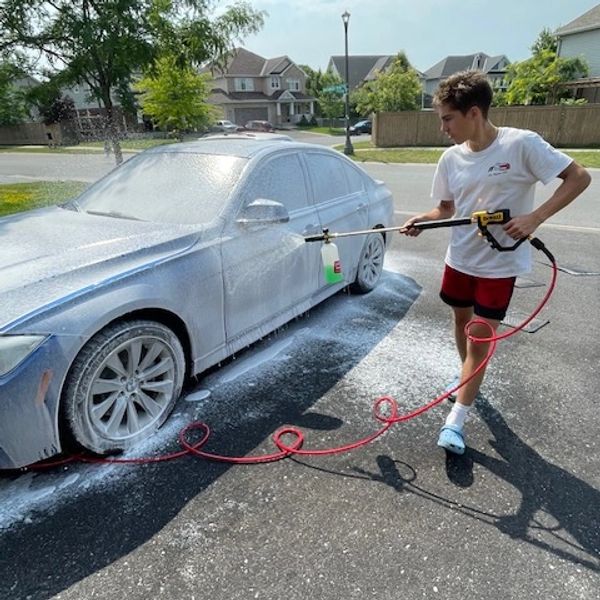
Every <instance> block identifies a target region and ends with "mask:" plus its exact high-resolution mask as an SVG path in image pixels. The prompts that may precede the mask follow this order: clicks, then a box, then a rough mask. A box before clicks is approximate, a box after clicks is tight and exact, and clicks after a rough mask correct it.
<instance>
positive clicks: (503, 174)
mask: <svg viewBox="0 0 600 600" xmlns="http://www.w3.org/2000/svg"><path fill="white" fill-rule="evenodd" d="M492 93H493V92H492V88H491V86H490V84H489V82H488V80H487V78H486V77H485V75H483V73H481V72H479V71H463V72H460V73H456V74H455V75H452V76H451V77H449V78H448V79H446V80H444V81H442V82H441V83H440V86H439V88H438V89H437V91H436V93H435V95H434V100H433V102H434V107H435V109H436V111H437V113H438V116H439V118H440V121H441V130H442V131H443V132H444V133H445V134H446V135H447V136H448V137H450V139H452V141H453V142H454V143H455V145H454V146H452V147H450V148H448V149H447V150H446V151H445V152H444V154H443V155H442V157H441V158H440V160H439V162H438V165H437V169H436V172H435V175H434V179H433V186H432V192H431V195H432V199H433V200H434V201H435V202H437V203H438V204H437V206H436V207H435V208H433V209H431V210H430V211H429V212H427V213H424V214H421V215H418V216H416V217H412V218H411V219H409V220H408V221H407V222H406V223H405V224H404V228H405V229H404V228H403V230H402V233H404V234H405V235H408V236H417V235H419V234H420V233H421V231H420V230H418V229H415V228H413V227H411V225H412V224H413V223H415V222H416V221H427V220H436V219H447V218H450V217H452V216H454V215H456V217H468V216H470V215H471V214H472V213H473V212H475V211H480V210H488V211H495V210H498V209H501V208H508V209H510V212H511V216H512V218H511V220H510V222H509V223H507V224H506V225H504V226H503V229H504V232H502V231H501V230H499V233H498V234H496V230H494V234H495V235H496V237H497V238H498V239H499V241H500V243H501V244H502V245H512V244H514V240H518V239H521V238H524V237H527V236H529V235H531V234H532V233H533V232H534V231H535V230H536V229H537V228H538V227H539V226H540V225H541V224H542V223H543V222H544V221H545V220H546V219H548V218H549V217H551V216H552V215H554V214H555V213H556V212H558V211H559V210H561V209H563V208H564V207H565V206H567V205H568V204H569V203H570V202H572V201H573V200H574V199H575V198H576V197H577V196H578V195H579V194H581V192H583V190H585V188H586V187H587V186H588V185H589V183H590V179H591V178H590V175H589V173H588V172H587V171H586V170H585V169H584V168H583V167H581V166H580V165H578V164H577V163H575V162H573V160H572V159H571V158H569V157H568V156H566V155H565V154H563V153H562V152H559V151H558V150H556V149H554V148H553V147H552V146H550V144H548V143H547V142H545V141H544V140H543V139H542V138H541V137H540V136H539V135H538V134H536V133H534V132H532V131H526V130H522V129H515V128H512V127H496V126H495V125H493V123H491V122H490V121H489V120H488V111H489V108H490V105H491V103H492ZM555 177H559V178H560V179H562V180H563V181H562V183H561V184H560V186H559V187H558V188H557V190H556V191H555V192H554V193H553V194H552V195H551V197H550V198H549V199H548V200H546V201H545V202H544V203H543V204H541V205H540V206H539V207H537V208H536V209H535V210H534V209H533V199H534V188H535V184H536V182H537V181H541V182H543V183H544V184H547V183H548V182H550V181H551V180H552V179H554V178H555ZM511 238H512V239H511ZM445 263H446V265H445V270H444V275H443V279H442V286H441V291H440V297H441V299H442V300H443V301H444V302H445V303H446V304H448V305H450V307H451V308H452V310H453V313H454V336H455V341H456V347H457V349H458V354H459V356H460V359H461V362H462V371H461V376H460V380H462V381H464V380H465V379H467V378H468V377H470V376H471V375H472V374H473V372H474V371H475V370H476V369H477V367H478V366H479V364H480V363H481V362H482V360H483V359H484V358H485V356H486V354H487V351H488V344H485V343H471V342H470V341H469V340H468V339H467V337H466V335H465V331H464V329H465V325H466V324H467V323H468V322H469V321H470V320H471V319H472V317H473V315H475V316H477V317H478V318H479V319H483V320H484V321H486V322H487V323H489V325H490V326H491V327H492V329H493V331H494V332H495V331H496V330H497V328H498V326H499V325H500V321H502V319H503V318H504V316H505V315H506V310H507V308H508V305H509V302H510V299H511V296H512V292H513V288H514V283H515V279H516V277H517V276H518V275H521V274H522V273H526V272H528V271H530V270H531V248H530V245H529V244H522V245H521V246H519V247H518V248H517V249H516V250H515V251H513V252H498V251H497V250H494V249H493V248H491V247H490V246H489V245H488V244H486V243H484V242H483V241H482V240H481V238H480V237H479V236H478V230H477V228H476V227H453V228H452V230H451V240H450V244H449V246H448V251H447V253H446V260H445ZM470 333H471V334H472V335H474V336H476V337H481V338H485V337H489V335H490V331H489V330H488V329H487V328H486V327H484V326H483V325H481V324H480V325H475V326H473V327H472V328H471V330H470ZM484 372H485V369H482V370H481V371H480V372H479V373H478V374H477V375H476V376H475V377H473V379H471V380H470V381H469V382H468V383H466V384H465V385H464V386H462V387H461V388H460V389H459V390H458V396H457V398H456V402H455V403H454V405H453V406H452V409H451V411H450V413H449V415H448V417H447V419H446V422H445V424H444V426H443V427H442V429H441V432H440V435H439V439H438V446H440V447H442V448H445V449H446V450H448V451H450V452H454V453H455V454H463V453H464V451H465V435H464V430H463V427H464V423H465V419H466V417H467V414H468V412H469V408H470V407H471V405H472V404H473V402H474V400H475V397H476V395H477V393H478V391H479V387H480V386H481V383H482V381H483V377H484ZM458 382H459V381H458V378H457V380H456V381H455V382H453V383H452V384H451V388H454V387H456V386H457V385H458ZM449 389H450V388H449Z"/></svg>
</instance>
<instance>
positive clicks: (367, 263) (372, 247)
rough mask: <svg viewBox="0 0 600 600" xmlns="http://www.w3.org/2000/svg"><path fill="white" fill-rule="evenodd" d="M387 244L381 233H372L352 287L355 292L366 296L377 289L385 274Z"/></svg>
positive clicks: (364, 248)
mask: <svg viewBox="0 0 600 600" xmlns="http://www.w3.org/2000/svg"><path fill="white" fill-rule="evenodd" d="M384 256H385V242H384V240H383V235H381V233H370V234H369V235H368V236H367V239H366V240H365V243H364V244H363V247H362V250H361V251H360V259H359V261H358V271H357V273H356V279H355V280H354V283H353V284H352V285H351V286H350V287H351V290H352V291H353V292H356V293H359V294H366V293H367V292H370V291H371V290H373V289H375V288H376V287H377V284H378V283H379V279H380V277H381V273H382V272H383V259H384Z"/></svg>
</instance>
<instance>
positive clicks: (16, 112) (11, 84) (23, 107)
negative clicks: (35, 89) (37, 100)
mask: <svg viewBox="0 0 600 600" xmlns="http://www.w3.org/2000/svg"><path fill="white" fill-rule="evenodd" d="M21 76H22V73H21V72H20V71H19V69H18V68H17V67H15V65H13V64H11V63H10V62H3V63H0V126H1V125H18V124H19V123H22V122H23V121H24V120H25V119H26V118H27V116H28V115H29V111H28V110H27V104H26V99H25V96H26V94H25V92H24V91H23V90H20V89H19V88H18V87H17V86H16V85H15V81H16V80H17V79H19V78H20V77H21Z"/></svg>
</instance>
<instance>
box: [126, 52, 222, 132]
mask: <svg viewBox="0 0 600 600" xmlns="http://www.w3.org/2000/svg"><path fill="white" fill-rule="evenodd" d="M208 81H209V76H208V75H207V74H205V75H198V73H197V72H196V71H195V70H194V69H193V68H191V67H190V66H180V65H179V64H178V61H177V57H176V56H174V55H167V56H163V57H161V58H159V59H157V61H156V63H155V65H154V68H153V69H152V74H149V75H146V76H145V77H144V78H143V79H141V80H140V81H139V82H138V83H136V84H135V85H134V88H135V90H136V91H138V92H140V96H139V101H140V104H141V106H142V109H143V111H144V113H145V114H146V115H148V116H149V117H150V118H151V119H152V120H153V121H154V122H155V123H156V124H157V125H158V126H159V127H160V128H161V129H165V130H167V131H169V132H171V133H174V134H176V135H178V136H181V134H182V132H183V131H185V130H189V129H195V128H200V129H203V128H206V127H208V126H209V125H210V124H211V123H212V122H213V121H214V120H215V119H216V118H217V117H218V114H219V113H218V109H217V108H216V107H215V106H213V105H210V104H207V103H206V98H207V97H208V95H209V93H210V88H209V87H208Z"/></svg>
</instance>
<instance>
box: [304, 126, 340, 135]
mask: <svg viewBox="0 0 600 600" xmlns="http://www.w3.org/2000/svg"><path fill="white" fill-rule="evenodd" d="M298 131H310V132H312V133H324V134H326V135H346V130H345V129H344V128H343V127H299V128H298Z"/></svg>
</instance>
